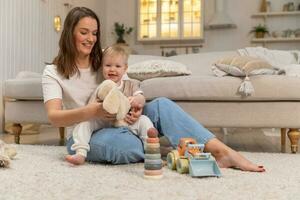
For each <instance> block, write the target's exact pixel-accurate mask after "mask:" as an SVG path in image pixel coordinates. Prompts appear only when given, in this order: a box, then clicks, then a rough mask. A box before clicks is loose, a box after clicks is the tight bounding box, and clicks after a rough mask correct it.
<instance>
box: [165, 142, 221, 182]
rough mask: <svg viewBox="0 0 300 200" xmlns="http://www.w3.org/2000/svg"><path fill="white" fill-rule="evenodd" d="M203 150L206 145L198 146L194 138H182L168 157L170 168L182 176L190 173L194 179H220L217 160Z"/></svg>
mask: <svg viewBox="0 0 300 200" xmlns="http://www.w3.org/2000/svg"><path fill="white" fill-rule="evenodd" d="M203 149H204V144H198V143H197V142H196V140H194V139H193V138H181V139H180V141H179V144H178V147H177V149H176V150H173V151H171V152H170V153H168V155H167V164H168V168H169V169H171V170H177V172H179V173H180V174H185V173H189V174H190V176H192V177H205V176H216V177H220V176H221V172H220V169H219V166H218V164H217V162H216V160H215V159H214V157H213V156H212V155H211V154H210V153H204V152H203Z"/></svg>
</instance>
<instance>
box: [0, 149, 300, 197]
mask: <svg viewBox="0 0 300 200" xmlns="http://www.w3.org/2000/svg"><path fill="white" fill-rule="evenodd" d="M17 151H18V155H17V157H16V159H15V160H13V161H12V163H11V168H9V169H0V184H1V185H0V199H1V200H2V199H3V200H4V199H5V200H8V199H22V200H25V199H30V200H31V199H43V200H47V199H82V200H83V199H84V200H86V199H97V200H98V199H105V200H119V199H128V200H134V199H136V200H140V199H172V200H174V199H184V200H189V199H191V200H196V199H209V200H211V199H251V200H252V199H298V198H300V172H299V170H300V154H296V155H292V154H275V153H244V152H243V153H242V154H243V155H244V156H246V157H247V158H249V159H250V160H252V161H254V162H256V163H261V164H264V165H265V167H266V169H267V172H266V173H249V172H242V171H239V170H233V169H222V173H223V176H222V177H221V178H191V177H189V176H188V175H180V174H177V173H176V172H174V171H170V170H168V169H167V168H166V167H165V168H164V178H163V179H161V180H147V179H144V178H143V164H142V163H139V164H131V165H118V166H112V165H102V164H86V165H84V166H80V167H72V166H70V165H69V164H67V163H66V162H65V161H63V157H64V155H65V154H66V149H65V147H58V146H33V145H18V146H17Z"/></svg>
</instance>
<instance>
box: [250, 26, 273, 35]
mask: <svg viewBox="0 0 300 200" xmlns="http://www.w3.org/2000/svg"><path fill="white" fill-rule="evenodd" d="M250 33H255V37H256V38H264V37H265V34H266V33H267V34H269V30H268V28H267V27H266V26H265V25H261V24H259V25H257V26H254V27H253V28H252V30H251V31H250Z"/></svg>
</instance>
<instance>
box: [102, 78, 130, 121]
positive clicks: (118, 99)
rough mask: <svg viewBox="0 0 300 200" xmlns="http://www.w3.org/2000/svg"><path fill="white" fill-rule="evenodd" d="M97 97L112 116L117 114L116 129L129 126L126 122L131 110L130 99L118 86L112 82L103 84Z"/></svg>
mask: <svg viewBox="0 0 300 200" xmlns="http://www.w3.org/2000/svg"><path fill="white" fill-rule="evenodd" d="M97 97H98V98H99V99H100V100H102V101H103V108H104V110H106V111H107V112H109V113H110V114H117V116H116V121H115V122H114V123H113V125H114V126H115V127H120V126H128V124H127V123H126V122H125V121H124V118H125V117H126V114H127V113H128V112H129V110H130V103H129V100H128V98H127V97H126V96H125V95H124V94H123V93H122V92H121V91H120V90H119V89H118V88H117V84H116V83H115V82H113V81H111V80H105V81H103V82H102V83H101V85H100V86H99V88H98V91H97Z"/></svg>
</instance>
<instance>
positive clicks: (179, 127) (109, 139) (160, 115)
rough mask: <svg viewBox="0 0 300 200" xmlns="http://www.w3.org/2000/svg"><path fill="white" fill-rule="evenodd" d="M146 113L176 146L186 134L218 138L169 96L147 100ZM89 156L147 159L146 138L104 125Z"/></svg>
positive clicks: (124, 160) (111, 160) (122, 160)
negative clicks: (142, 139)
mask: <svg viewBox="0 0 300 200" xmlns="http://www.w3.org/2000/svg"><path fill="white" fill-rule="evenodd" d="M143 112H144V113H143V114H144V115H146V116H148V117H149V118H150V120H151V121H152V122H153V124H154V126H155V128H157V130H158V132H159V133H160V134H161V135H164V136H166V137H167V138H168V139H169V141H170V143H171V144H172V146H173V147H176V146H177V144H178V142H179V139H180V138H183V137H192V138H195V139H196V140H197V141H198V142H199V143H202V144H205V143H206V142H207V141H208V140H210V139H212V138H214V137H215V136H214V135H213V134H212V133H211V132H209V131H208V130H207V129H206V128H204V127H203V126H202V125H201V124H200V123H198V122H197V121H196V120H195V119H193V118H192V117H191V116H190V115H188V114H187V113H186V112H184V111H183V110H182V109H181V108H180V107H179V106H178V105H177V104H175V103H174V102H173V101H171V100H169V99H167V98H164V97H160V98H157V99H155V100H153V101H151V102H150V103H147V104H146V105H145V107H144V111H143ZM73 143H74V142H73V139H72V137H71V138H70V139H69V140H68V141H67V149H68V152H69V154H74V153H75V152H74V151H72V150H71V146H72V144H73ZM86 159H87V160H88V161H93V162H108V163H112V164H126V163H135V162H140V161H142V160H143V159H144V148H143V144H142V141H141V140H140V139H139V138H138V137H137V136H136V135H134V134H133V133H132V132H130V131H129V130H128V129H127V128H124V127H122V128H104V129H101V130H98V131H95V132H94V133H93V135H92V137H91V140H90V151H89V152H88V153H87V158H86Z"/></svg>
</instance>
